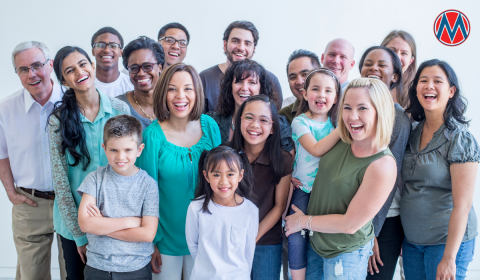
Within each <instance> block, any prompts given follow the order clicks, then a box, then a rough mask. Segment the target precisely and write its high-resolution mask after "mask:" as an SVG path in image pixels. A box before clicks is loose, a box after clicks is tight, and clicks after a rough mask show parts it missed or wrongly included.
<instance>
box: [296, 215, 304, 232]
mask: <svg viewBox="0 0 480 280" xmlns="http://www.w3.org/2000/svg"><path fill="white" fill-rule="evenodd" d="M304 216H305V215H303V216H300V217H298V219H297V227H298V230H302V225H301V222H302V218H303V217H304Z"/></svg>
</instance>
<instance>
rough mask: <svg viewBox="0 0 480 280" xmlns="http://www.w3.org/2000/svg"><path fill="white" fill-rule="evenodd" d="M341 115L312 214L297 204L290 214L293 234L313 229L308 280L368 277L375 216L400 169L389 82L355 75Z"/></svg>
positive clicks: (319, 176)
mask: <svg viewBox="0 0 480 280" xmlns="http://www.w3.org/2000/svg"><path fill="white" fill-rule="evenodd" d="M339 116H340V117H339V121H338V127H339V132H340V137H341V139H342V141H339V142H338V143H337V144H336V145H335V147H333V148H332V149H331V150H330V151H329V152H328V153H326V154H325V155H324V156H323V157H322V160H321V161H320V163H319V166H318V173H317V177H316V178H315V181H314V183H313V187H312V192H311V195H310V202H309V205H308V210H307V215H305V214H304V213H303V212H302V211H300V210H299V209H298V208H296V207H295V206H292V207H293V209H294V210H295V212H296V213H295V214H293V215H291V216H288V217H287V223H286V226H285V230H286V231H287V233H286V234H287V236H288V235H290V234H292V233H295V232H298V231H301V230H305V229H308V231H309V232H310V234H311V236H310V247H309V248H308V252H307V260H308V264H307V271H306V279H307V280H308V279H320V278H322V279H323V278H325V279H329V278H334V277H336V276H340V275H348V276H351V279H365V277H366V276H367V264H368V258H369V256H370V255H371V254H372V246H373V237H374V230H373V224H372V219H373V217H374V216H375V215H376V214H377V213H378V211H379V210H380V208H381V207H382V205H383V204H384V203H385V201H386V199H387V197H388V195H389V194H390V192H391V191H392V188H393V186H394V184H395V179H396V174H397V172H396V170H397V168H396V163H395V159H394V157H393V155H392V153H391V152H390V150H389V149H388V144H389V142H390V138H391V135H392V127H393V123H394V120H395V110H394V106H393V100H392V97H391V94H390V91H389V90H388V88H387V87H386V85H385V84H384V83H383V82H382V81H380V80H377V79H371V78H360V79H355V80H353V81H352V82H351V83H350V84H349V85H348V86H347V88H346V90H345V94H344V95H343V98H342V101H341V104H340V109H339ZM385 186H391V187H385ZM306 234H308V233H306Z"/></svg>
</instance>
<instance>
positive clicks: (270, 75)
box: [265, 70, 278, 83]
mask: <svg viewBox="0 0 480 280" xmlns="http://www.w3.org/2000/svg"><path fill="white" fill-rule="evenodd" d="M265 71H266V72H267V75H268V76H269V77H270V79H272V81H274V82H276V83H278V78H277V76H275V74H273V73H272V72H270V71H268V70H265Z"/></svg>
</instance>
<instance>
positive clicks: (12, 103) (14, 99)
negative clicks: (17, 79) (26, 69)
mask: <svg viewBox="0 0 480 280" xmlns="http://www.w3.org/2000/svg"><path fill="white" fill-rule="evenodd" d="M24 90H25V89H24V88H21V89H19V90H17V91H16V92H14V93H13V94H11V95H9V96H7V97H6V98H5V99H2V100H1V101H0V112H4V113H9V112H10V111H12V110H15V109H17V107H18V105H21V104H22V103H23V101H24V100H23V91H24ZM24 110H25V108H24Z"/></svg>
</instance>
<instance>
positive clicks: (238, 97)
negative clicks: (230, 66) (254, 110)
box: [232, 75, 260, 108]
mask: <svg viewBox="0 0 480 280" xmlns="http://www.w3.org/2000/svg"><path fill="white" fill-rule="evenodd" d="M232 94H233V99H234V100H235V106H236V107H237V108H239V107H240V106H242V104H243V102H245V100H247V99H248V98H250V97H252V96H255V95H259V94H260V82H259V81H258V76H257V75H251V76H250V77H248V78H246V79H243V80H241V81H237V80H236V79H234V80H233V83H232Z"/></svg>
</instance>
